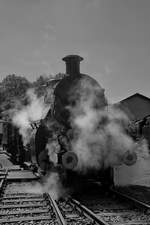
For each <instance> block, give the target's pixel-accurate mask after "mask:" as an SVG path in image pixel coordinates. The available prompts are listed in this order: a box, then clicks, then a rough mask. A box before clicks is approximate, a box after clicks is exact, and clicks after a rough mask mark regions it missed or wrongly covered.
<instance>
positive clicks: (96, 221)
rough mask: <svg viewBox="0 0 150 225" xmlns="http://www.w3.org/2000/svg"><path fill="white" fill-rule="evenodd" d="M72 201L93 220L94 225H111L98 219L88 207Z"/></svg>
mask: <svg viewBox="0 0 150 225" xmlns="http://www.w3.org/2000/svg"><path fill="white" fill-rule="evenodd" d="M70 201H71V202H72V203H73V204H74V205H75V206H76V207H77V208H78V210H79V211H80V212H81V213H83V214H85V215H86V216H88V217H89V218H91V219H92V220H93V224H94V225H95V224H100V225H109V224H108V223H107V222H105V221H104V220H103V219H102V218H100V216H99V217H97V216H96V215H95V214H94V213H93V212H92V211H91V210H90V209H88V208H87V207H86V206H84V205H83V204H81V203H80V202H78V201H77V200H75V199H73V198H70Z"/></svg>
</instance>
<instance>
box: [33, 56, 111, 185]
mask: <svg viewBox="0 0 150 225" xmlns="http://www.w3.org/2000/svg"><path fill="white" fill-rule="evenodd" d="M63 60H64V61H65V62H66V76H64V77H63V78H62V79H60V80H57V79H56V80H52V81H50V84H48V85H49V86H50V85H51V87H52V86H53V85H54V91H53V99H54V101H53V103H52V104H51V105H52V106H51V109H50V110H49V112H48V114H47V116H46V117H45V119H44V120H42V122H41V124H40V126H39V127H38V129H37V132H36V134H35V154H36V159H37V164H38V165H39V166H40V168H41V169H42V170H43V172H44V173H45V172H46V171H48V170H52V167H53V169H57V170H60V171H61V172H62V171H63V172H64V173H63V174H65V178H67V181H68V180H70V182H72V181H73V178H74V179H75V177H78V178H77V179H79V173H77V172H76V171H75V170H74V169H75V167H76V166H77V164H78V158H77V155H76V154H75V153H74V152H73V151H72V149H71V146H70V142H71V140H72V139H73V138H74V137H73V136H74V134H73V132H72V130H73V129H72V122H71V113H70V108H74V109H76V106H77V104H78V102H79V100H80V99H81V98H82V97H83V96H84V97H85V96H86V98H88V96H89V98H90V97H91V96H92V95H93V90H95V93H94V95H95V96H96V97H94V98H93V99H92V108H93V109H102V108H104V107H105V106H106V105H107V100H106V99H105V96H104V89H102V88H101V87H100V85H99V84H98V83H97V81H95V80H94V79H93V78H91V77H90V76H88V75H85V74H82V73H80V62H81V61H82V60H83V58H82V57H80V56H78V55H69V56H67V57H65V58H63ZM100 99H101V101H100ZM54 140H55V144H56V142H57V143H58V145H59V150H58V152H57V159H56V161H55V165H56V164H57V166H53V162H51V156H50V155H49V154H48V151H47V150H46V147H47V143H48V142H50V145H51V142H53V141H54ZM50 147H51V146H50ZM52 157H53V156H52ZM56 167H57V168H56ZM61 172H60V173H61ZM93 174H94V175H93ZM62 176H63V175H62ZM93 176H96V177H97V179H98V180H100V179H101V180H102V179H103V183H109V184H112V183H113V176H112V169H111V168H108V169H107V170H106V169H101V171H99V172H94V173H93V171H88V173H86V177H88V178H93ZM69 177H70V178H69ZM84 177H85V174H84ZM100 177H101V178H100Z"/></svg>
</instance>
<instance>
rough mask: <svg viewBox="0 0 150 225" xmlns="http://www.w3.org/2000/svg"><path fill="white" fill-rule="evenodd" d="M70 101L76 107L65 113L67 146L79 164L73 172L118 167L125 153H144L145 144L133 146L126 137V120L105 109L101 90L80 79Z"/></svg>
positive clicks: (111, 108) (105, 101) (122, 114)
mask: <svg viewBox="0 0 150 225" xmlns="http://www.w3.org/2000/svg"><path fill="white" fill-rule="evenodd" d="M80 90H82V93H79V92H80ZM73 99H76V104H75V105H73V106H71V107H69V110H70V113H71V124H72V127H73V139H72V141H71V145H72V150H73V152H74V153H76V154H77V156H78V160H79V161H78V166H77V168H76V170H77V171H80V172H82V173H86V172H87V171H88V170H90V169H95V170H98V169H100V168H102V167H104V168H107V167H109V166H115V165H119V164H120V163H122V162H123V156H124V154H125V153H126V152H127V151H128V152H129V153H133V152H136V151H137V150H138V151H139V149H140V151H141V149H144V152H148V150H147V146H146V144H145V143H140V145H137V143H135V142H134V141H133V139H132V138H131V137H130V136H129V135H127V133H126V131H125V128H127V126H128V123H129V121H128V118H127V116H126V115H125V114H124V113H123V112H122V111H120V110H119V109H117V108H116V107H114V106H111V105H110V106H107V105H106V103H107V100H106V98H105V96H104V90H103V89H102V88H101V89H100V87H99V88H97V86H94V85H93V84H92V83H90V82H87V80H86V79H83V80H81V82H80V87H77V88H76V89H74V90H73ZM70 101H72V95H71V98H70ZM144 154H145V153H144Z"/></svg>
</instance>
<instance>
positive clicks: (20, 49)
mask: <svg viewBox="0 0 150 225" xmlns="http://www.w3.org/2000/svg"><path fill="white" fill-rule="evenodd" d="M67 54H80V55H81V56H82V57H84V61H83V62H82V63H81V72H83V73H87V74H90V75H91V76H93V77H94V78H95V79H96V80H98V82H99V83H100V84H101V86H103V87H104V88H105V91H106V94H107V96H108V99H109V100H110V101H112V102H116V101H119V100H122V99H123V98H126V97H128V96H129V95H132V94H134V93H136V92H140V93H141V94H144V95H146V96H148V97H150V0H0V81H1V80H2V78H4V77H5V76H6V75H8V74H12V73H16V74H17V75H24V76H26V77H27V78H28V79H30V80H35V79H36V78H37V77H38V76H39V75H41V74H44V73H46V74H51V73H52V74H56V73H58V72H65V65H64V62H63V61H61V59H62V58H63V57H64V56H66V55H67Z"/></svg>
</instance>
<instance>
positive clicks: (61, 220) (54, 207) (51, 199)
mask: <svg viewBox="0 0 150 225" xmlns="http://www.w3.org/2000/svg"><path fill="white" fill-rule="evenodd" d="M44 196H45V198H46V199H47V200H48V201H49V202H50V203H51V204H52V207H53V209H54V211H55V214H56V216H57V219H58V221H59V224H60V225H66V222H65V219H64V218H63V216H62V214H61V212H60V210H59V208H58V206H57V204H56V202H55V200H54V199H53V198H52V197H51V196H50V195H49V194H48V193H44Z"/></svg>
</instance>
